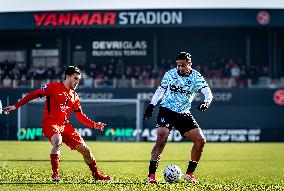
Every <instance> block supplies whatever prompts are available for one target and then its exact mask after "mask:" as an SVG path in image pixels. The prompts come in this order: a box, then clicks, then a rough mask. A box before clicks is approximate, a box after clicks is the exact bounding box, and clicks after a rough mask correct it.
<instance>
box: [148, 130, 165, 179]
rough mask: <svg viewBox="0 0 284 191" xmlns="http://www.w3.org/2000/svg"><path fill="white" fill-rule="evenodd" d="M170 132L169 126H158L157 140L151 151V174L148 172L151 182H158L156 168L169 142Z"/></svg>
mask: <svg viewBox="0 0 284 191" xmlns="http://www.w3.org/2000/svg"><path fill="white" fill-rule="evenodd" d="M169 134H170V130H169V129H168V128H166V127H158V128H157V140H156V143H155V145H154V147H153V149H152V152H151V160H150V165H149V174H148V182H149V183H156V178H155V174H156V170H157V168H158V164H159V160H160V158H161V154H162V152H163V150H164V148H165V146H166V144H167V140H168V136H169Z"/></svg>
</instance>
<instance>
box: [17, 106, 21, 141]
mask: <svg viewBox="0 0 284 191" xmlns="http://www.w3.org/2000/svg"><path fill="white" fill-rule="evenodd" d="M20 130H21V107H19V108H18V132H17V137H18V141H20V140H21V139H20V136H21V135H20V132H21V131H20Z"/></svg>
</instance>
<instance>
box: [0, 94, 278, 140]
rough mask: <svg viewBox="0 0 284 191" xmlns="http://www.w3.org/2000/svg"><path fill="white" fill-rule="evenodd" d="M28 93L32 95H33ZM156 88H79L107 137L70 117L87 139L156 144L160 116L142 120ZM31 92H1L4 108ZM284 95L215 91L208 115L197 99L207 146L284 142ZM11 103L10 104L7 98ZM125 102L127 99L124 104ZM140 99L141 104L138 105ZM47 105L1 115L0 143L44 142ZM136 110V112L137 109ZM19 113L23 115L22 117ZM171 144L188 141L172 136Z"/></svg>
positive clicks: (88, 110) (87, 110) (34, 104)
mask: <svg viewBox="0 0 284 191" xmlns="http://www.w3.org/2000/svg"><path fill="white" fill-rule="evenodd" d="M29 91H30V90H29ZM154 91H155V90H154V89H129V90H127V91H125V89H116V90H113V89H96V90H95V91H94V90H93V89H80V90H79V96H80V98H81V100H82V106H83V111H84V113H86V114H87V115H88V116H89V117H90V118H91V119H94V120H95V121H103V122H106V123H107V127H106V128H105V131H104V132H100V131H97V130H92V129H90V128H88V127H85V126H84V125H83V124H81V123H80V122H78V121H77V119H76V118H75V117H74V116H73V115H71V123H72V124H73V126H74V127H76V128H77V129H78V131H79V132H80V133H81V135H82V136H83V137H84V138H85V139H86V140H98V141H155V140H156V132H155V124H156V115H157V112H158V107H155V110H154V113H153V117H152V118H151V119H147V120H143V119H142V117H143V112H144V109H145V106H146V105H147V104H148V103H149V99H150V98H151V96H152V95H153V92H154ZM26 92H28V90H26V91H23V90H22V91H20V90H15V89H13V90H12V89H11V90H7V89H5V91H3V92H1V90H0V93H1V96H2V95H7V96H6V97H4V96H2V97H1V100H2V103H3V107H4V106H6V105H9V103H15V102H16V101H17V100H18V99H19V98H20V97H21V96H22V94H24V93H26ZM283 92H284V90H282V89H213V95H214V99H213V102H212V104H211V106H210V108H209V109H208V110H207V111H206V112H199V111H198V110H197V109H196V107H197V105H198V103H199V102H200V101H202V99H203V97H202V96H201V95H198V96H196V98H195V101H194V102H193V105H192V109H191V112H192V114H193V115H194V117H195V118H196V120H197V122H198V123H199V125H200V127H201V128H202V129H203V130H204V134H205V136H206V138H207V141H208V142H209V141H238V142H243V141H244V142H258V141H260V142H261V141H284V137H283V136H282V135H283V134H284V132H283V131H284V128H283V127H284V120H283V113H284V101H283V100H284V98H283V97H284V93H283ZM8 98H9V99H8ZM120 98H123V99H120ZM137 100H139V101H137ZM42 102H43V100H36V101H35V102H31V103H29V104H27V105H26V106H23V107H22V108H20V110H18V112H19V113H18V112H13V113H12V114H11V115H9V116H8V117H7V116H3V115H0V124H1V128H0V131H1V133H0V139H11V140H15V139H20V140H40V139H43V136H42V131H41V120H42V109H43V103H42ZM137 108H138V109H137ZM18 114H19V115H18ZM169 141H185V140H183V139H182V138H181V136H180V135H179V133H178V132H177V131H174V130H173V131H172V132H171V135H170V136H169Z"/></svg>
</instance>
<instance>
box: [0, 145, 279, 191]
mask: <svg viewBox="0 0 284 191" xmlns="http://www.w3.org/2000/svg"><path fill="white" fill-rule="evenodd" d="M87 144H88V145H89V146H90V148H91V150H92V151H93V153H94V155H95V157H96V159H97V161H98V165H99V168H100V170H102V171H103V172H105V173H108V174H110V175H112V176H113V180H112V181H111V182H102V181H97V182H94V181H93V180H92V178H91V174H90V171H89V169H88V168H87V166H86V164H85V163H84V162H83V159H82V157H81V155H80V154H79V153H77V152H76V151H71V150H70V149H69V148H67V146H65V145H64V146H63V149H62V151H61V156H62V158H61V165H60V174H61V178H62V181H61V182H60V183H53V182H51V180H50V176H51V170H50V169H51V167H50V161H49V151H50V148H51V145H50V143H49V142H48V141H41V142H12V141H9V142H8V141H1V142H0V190H1V191H3V190H44V191H46V190H193V191H203V190H212V191H213V190H214V191H215V190H230V191H232V190H284V143H207V144H206V146H205V150H204V153H203V156H202V159H201V161H200V163H199V166H198V168H197V170H196V173H195V174H196V176H197V178H198V181H199V183H198V184H190V183H187V182H185V181H184V180H182V181H181V182H178V183H172V184H170V183H166V182H165V181H164V179H163V177H162V170H163V168H164V167H165V166H167V165H169V164H176V165H178V166H179V167H180V168H181V169H182V170H183V173H184V171H185V170H186V167H187V164H188V159H189V156H190V149H191V146H192V143H168V144H167V146H166V148H165V150H164V153H163V157H162V161H161V162H160V164H159V168H158V170H157V179H158V181H159V183H158V185H149V184H146V177H147V172H148V163H149V162H148V161H149V158H150V151H151V149H152V147H153V144H154V143H118V142H115V143H114V142H113V143H110V142H87Z"/></svg>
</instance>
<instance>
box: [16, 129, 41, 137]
mask: <svg viewBox="0 0 284 191" xmlns="http://www.w3.org/2000/svg"><path fill="white" fill-rule="evenodd" d="M42 137H43V134H42V130H41V128H21V129H20V130H19V132H18V139H19V140H40V138H42Z"/></svg>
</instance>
